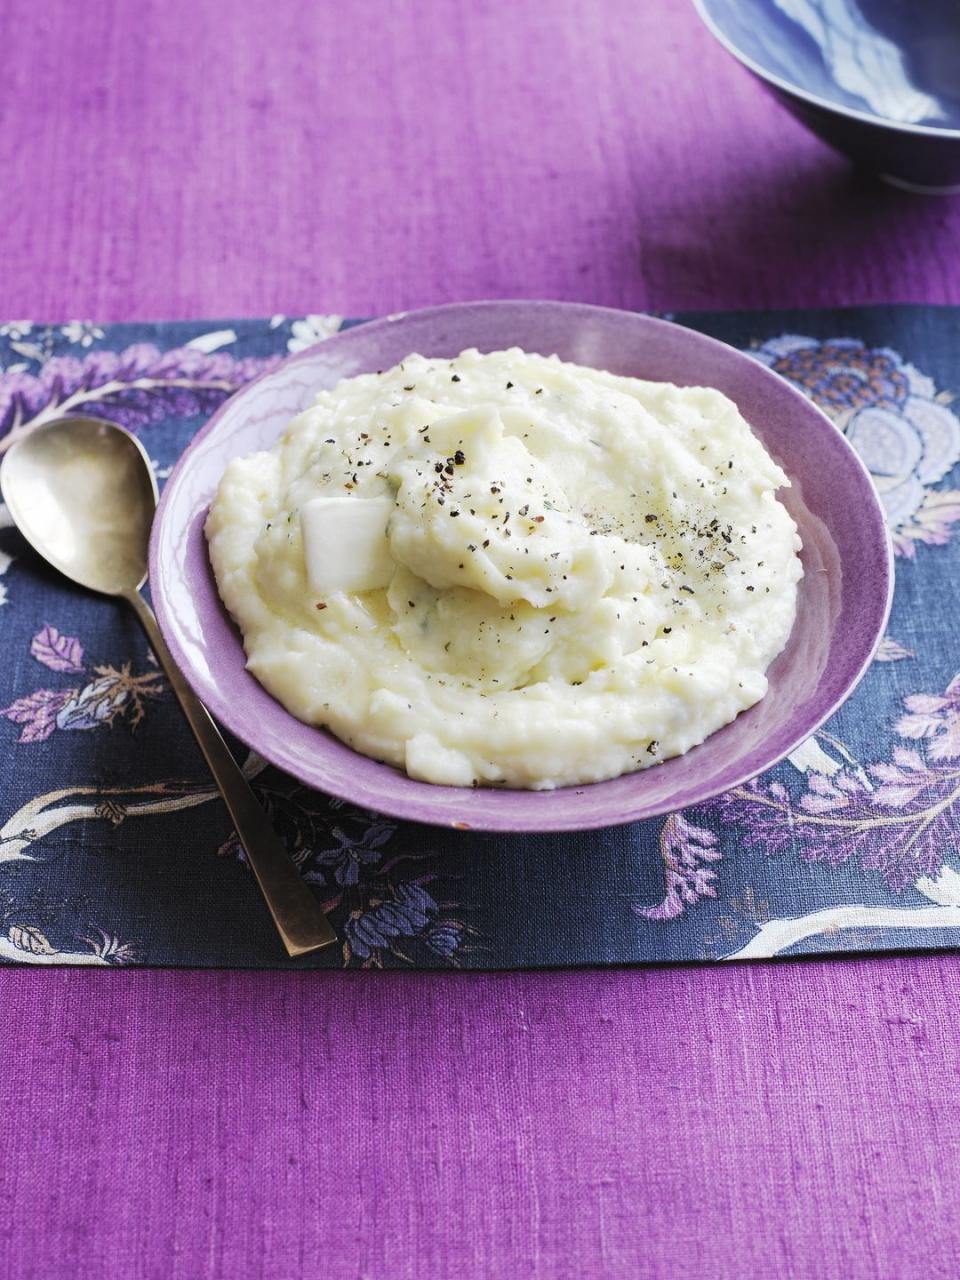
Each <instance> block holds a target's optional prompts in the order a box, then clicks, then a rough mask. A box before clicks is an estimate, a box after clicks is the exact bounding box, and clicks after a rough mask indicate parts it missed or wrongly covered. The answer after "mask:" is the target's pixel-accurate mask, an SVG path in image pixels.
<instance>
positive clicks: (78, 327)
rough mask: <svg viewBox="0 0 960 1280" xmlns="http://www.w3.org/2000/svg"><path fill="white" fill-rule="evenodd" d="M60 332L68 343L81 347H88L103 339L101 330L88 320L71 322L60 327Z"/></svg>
mask: <svg viewBox="0 0 960 1280" xmlns="http://www.w3.org/2000/svg"><path fill="white" fill-rule="evenodd" d="M60 332H61V333H62V334H63V336H64V337H65V338H66V340H67V341H68V342H75V343H78V344H79V345H80V346H81V347H90V346H92V345H93V343H94V342H97V341H99V340H100V338H102V337H103V330H102V329H101V328H99V327H98V326H97V325H95V324H93V323H92V322H91V321H89V320H71V321H70V322H69V324H65V325H61V326H60Z"/></svg>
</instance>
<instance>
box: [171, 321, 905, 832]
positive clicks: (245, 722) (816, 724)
mask: <svg viewBox="0 0 960 1280" xmlns="http://www.w3.org/2000/svg"><path fill="white" fill-rule="evenodd" d="M503 308H508V309H512V308H516V309H518V310H520V309H525V308H526V309H529V308H533V309H534V310H536V309H538V308H546V309H554V308H563V309H564V310H567V311H569V312H580V313H581V314H584V315H586V316H591V315H608V316H616V317H619V318H621V319H623V318H627V319H630V320H641V321H643V322H644V323H647V324H651V325H654V326H657V327H663V328H666V329H670V330H681V331H683V332H684V333H686V334H688V335H689V336H691V337H693V338H695V339H696V340H697V341H698V342H702V343H704V344H706V345H708V346H712V347H714V348H720V349H722V350H723V352H724V354H725V356H727V357H729V356H734V357H739V358H741V359H743V360H747V361H750V363H751V364H752V365H753V366H754V368H755V371H756V375H757V376H758V377H759V378H763V379H769V380H770V381H771V382H772V383H775V384H776V386H777V387H778V389H779V391H780V394H787V395H788V396H791V397H794V398H795V399H796V400H797V401H799V402H800V403H801V404H802V405H803V407H804V410H805V411H806V412H807V413H810V414H813V415H816V416H817V417H818V418H820V419H822V422H823V424H824V426H826V427H827V428H829V431H830V432H831V433H832V434H833V435H835V436H836V437H837V438H838V439H839V441H840V442H841V443H842V446H843V448H844V450H845V452H846V456H847V460H848V462H849V463H850V464H851V465H852V467H853V468H854V470H855V471H858V472H859V473H860V479H861V481H862V482H863V483H864V485H865V488H866V491H867V493H868V494H869V495H870V506H871V509H872V514H873V516H874V518H875V521H876V522H877V524H878V525H879V527H880V529H881V530H882V533H883V537H882V545H883V548H884V555H883V558H882V562H880V563H879V564H878V566H877V568H878V573H879V574H880V582H882V586H883V592H884V597H883V603H882V607H881V609H880V613H879V615H878V618H877V622H876V630H875V635H874V637H873V641H872V643H871V644H870V646H869V648H868V649H866V650H865V651H864V656H863V659H862V661H861V662H860V664H859V666H858V667H857V668H856V670H855V672H854V673H853V675H852V676H851V678H850V679H849V680H848V681H847V683H846V684H845V686H844V687H843V688H842V689H841V690H840V691H839V692H838V693H837V695H836V696H835V697H834V698H833V699H832V700H831V701H830V702H829V704H828V705H826V706H825V707H824V708H823V709H822V710H820V711H818V712H817V713H816V714H815V715H813V716H811V717H810V719H809V721H808V722H806V723H804V725H803V728H802V730H798V731H797V732H795V733H793V734H791V735H789V738H788V741H787V743H786V745H785V746H784V747H783V749H782V750H778V751H777V752H775V753H774V754H772V755H770V756H769V758H765V759H764V760H763V762H762V763H761V764H760V766H759V767H754V766H752V765H745V766H744V767H743V768H742V769H741V770H740V771H738V772H737V773H736V775H735V776H734V777H733V778H732V779H731V780H730V781H725V782H724V785H723V787H722V788H720V789H717V788H713V789H711V784H709V783H708V784H707V785H706V786H705V787H704V788H703V790H702V794H695V795H694V796H693V797H692V798H690V799H687V800H685V801H684V802H683V803H682V804H681V805H680V806H679V808H689V807H690V806H691V805H696V804H704V803H706V802H707V801H708V800H710V799H713V798H714V797H715V796H717V795H720V794H723V793H724V792H726V791H729V790H733V789H734V788H736V787H740V786H743V785H744V784H745V783H746V782H749V781H750V780H751V779H752V778H755V777H758V776H759V775H760V774H761V773H764V772H766V771H767V770H768V769H771V768H773V767H774V765H776V764H779V763H780V762H781V761H783V760H785V759H786V758H787V756H789V755H790V753H791V752H793V751H795V750H796V749H797V747H798V746H800V745H801V744H802V743H803V742H805V741H807V739H808V738H810V737H811V736H812V735H813V734H814V733H816V731H817V730H818V729H819V728H820V727H821V725H823V724H825V723H826V721H827V720H829V719H830V717H831V716H833V715H834V714H835V713H836V711H837V710H838V709H839V708H840V707H841V706H842V705H843V704H844V703H845V702H846V701H847V699H848V698H849V697H850V695H851V694H852V693H853V691H854V689H856V687H857V686H858V685H859V683H860V682H861V680H862V679H863V677H864V675H865V674H866V672H867V671H868V669H869V668H870V666H871V664H872V663H873V660H874V657H875V654H876V651H877V648H878V646H879V644H880V641H881V640H882V638H883V636H884V634H885V631H886V627H887V623H888V621H889V617H890V610H891V607H892V603H893V592H894V585H895V581H894V556H893V542H892V538H891V537H890V533H889V529H888V527H887V524H886V520H885V517H884V513H883V509H882V507H881V504H880V499H879V496H878V494H877V492H876V489H875V486H874V484H873V479H872V477H871V475H870V472H869V471H868V469H867V467H866V465H865V464H864V462H863V461H862V459H861V458H860V456H859V455H858V454H857V452H856V450H855V449H854V448H853V446H852V445H851V444H850V443H849V441H848V440H847V439H846V437H845V436H844V435H843V432H842V431H840V430H839V428H838V427H837V426H836V424H835V423H833V422H832V421H831V419H830V418H829V417H828V416H827V415H826V414H825V413H824V412H823V410H821V409H820V408H819V406H818V405H816V404H814V403H813V401H812V400H810V399H809V397H807V396H805V395H804V394H803V393H802V392H801V391H800V390H799V389H798V388H796V387H794V386H793V385H792V384H791V383H789V382H788V381H787V380H786V379H785V378H781V377H780V376H779V375H778V374H776V373H774V372H773V370H771V369H768V368H767V367H766V366H765V365H763V364H761V363H760V362H759V361H753V360H751V357H750V356H749V355H748V354H746V353H745V352H742V351H740V350H738V348H736V347H734V346H732V345H731V344H730V343H727V342H723V341H722V340H721V339H719V338H713V337H711V336H710V335H709V334H705V333H701V332H700V331H699V330H696V329H692V328H688V327H687V326H685V325H682V324H678V323H676V322H675V321H670V320H665V319H661V318H660V317H659V316H653V315H650V314H648V313H646V312H640V311H627V310H624V309H622V308H616V307H603V306H596V305H593V304H590V303H581V302H567V301H560V300H550V299H519V298H511V299H483V300H477V301H464V302H451V303H443V304H440V305H437V306H432V307H423V308H415V309H412V310H406V311H399V312H394V313H392V314H390V315H388V316H384V317H381V318H380V319H376V320H370V321H364V322H363V323H362V324H360V325H351V327H350V328H349V329H347V330H343V329H341V330H340V331H339V333H337V334H334V335H332V336H331V337H330V338H327V339H324V340H323V341H321V342H319V343H315V344H314V345H313V346H311V347H308V348H306V349H305V350H303V351H299V352H297V353H295V354H293V355H290V356H287V357H285V358H284V359H283V360H282V361H281V362H280V363H279V364H277V365H275V366H273V368H271V369H268V370H266V371H265V372H264V373H262V374H259V375H258V376H257V377H256V378H252V379H251V380H250V381H249V382H247V383H244V384H243V386H242V387H239V388H238V389H237V391H236V392H235V393H234V394H233V395H231V396H229V397H228V398H227V400H225V401H224V403H223V404H222V405H221V406H220V407H219V408H218V409H217V410H216V411H215V412H214V413H213V414H212V415H211V417H210V418H209V419H208V420H207V422H206V423H205V424H204V425H203V426H202V427H201V428H200V430H199V431H198V432H197V433H196V434H195V435H194V436H193V437H192V439H191V440H190V442H189V443H188V445H187V447H186V448H185V449H184V451H183V452H182V453H181V455H180V457H179V458H178V459H177V462H176V464H175V466H174V468H173V470H172V471H171V473H170V476H169V478H168V480H167V482H166V484H165V485H164V488H163V491H162V493H161V496H160V502H159V504H158V506H157V511H156V516H155V518H154V523H153V529H152V532H151V537H150V549H149V578H148V582H149V583H150V584H160V583H161V582H162V579H163V576H164V574H163V572H162V571H161V568H160V546H161V543H162V542H163V541H164V537H165V518H166V514H167V509H168V507H169V506H170V505H171V504H172V499H173V495H174V494H175V493H176V490H177V485H178V482H179V478H180V476H181V474H182V473H183V471H184V470H185V469H186V468H187V467H188V466H189V465H190V460H191V456H192V454H193V453H194V450H195V448H196V447H197V446H198V445H199V444H201V443H202V442H203V441H204V440H205V439H206V437H207V436H209V435H211V434H212V433H213V432H214V431H215V430H216V429H217V426H218V424H219V422H220V420H221V418H223V417H224V416H226V414H227V413H228V412H230V411H231V406H232V404H233V402H234V400H235V399H236V397H237V396H240V395H245V394H246V393H248V392H249V391H250V390H251V389H252V388H254V387H256V386H257V385H258V384H260V383H262V382H265V381H266V380H268V379H269V378H272V377H276V375H277V372H278V370H280V369H286V368H289V367H292V366H296V365H298V364H301V363H304V362H306V361H308V360H310V359H311V357H312V356H313V355H314V353H315V352H316V351H317V350H318V348H323V349H325V350H329V349H330V344H331V343H337V342H338V340H340V339H341V338H348V335H350V334H351V333H352V332H353V331H354V329H360V328H362V329H363V330H364V331H365V333H366V334H367V335H368V336H369V335H370V334H371V333H373V334H374V336H376V334H377V332H378V331H379V330H386V329H389V328H390V327H391V326H393V325H395V324H397V323H398V322H401V321H403V320H405V319H407V318H412V317H415V318H417V319H421V320H427V319H430V318H432V317H434V316H436V317H439V318H442V317H443V316H444V315H445V314H450V313H452V312H456V311H466V310H469V311H480V310H496V309H503ZM878 541H880V540H878ZM217 603H218V604H219V607H220V609H221V611H222V612H223V614H224V616H226V617H227V619H228V620H229V623H230V626H231V627H232V628H233V629H234V631H237V627H236V623H235V622H234V621H233V619H232V618H230V615H229V613H228V611H227V609H226V606H225V605H224V604H223V602H222V601H221V600H220V599H219V594H218V597H217ZM153 604H154V609H155V611H156V615H157V620H158V622H159V625H160V630H161V632H162V634H163V637H164V639H165V640H166V642H167V645H168V647H169V649H170V651H171V654H172V655H173V658H174V661H175V663H176V665H177V667H178V668H179V669H180V671H181V672H182V673H183V675H184V677H185V678H186V679H187V681H188V683H190V685H191V687H192V688H193V689H194V691H195V692H196V693H197V694H198V696H199V697H200V698H201V699H202V700H203V701H204V703H205V705H206V706H207V708H208V710H209V711H210V713H211V714H212V715H213V716H214V717H215V718H216V719H217V720H218V721H219V722H220V723H221V724H222V725H223V726H224V727H225V728H226V729H227V730H228V731H229V732H230V733H231V734H232V735H233V736H234V737H236V738H237V739H239V741H241V742H243V743H244V745H245V746H247V747H248V748H249V749H250V750H251V751H253V752H255V753H256V754H257V755H259V756H260V758H261V759H263V760H266V761H267V762H268V763H269V764H272V765H273V766H274V767H275V768H278V769H280V770H281V771H282V772H284V773H286V774H288V775H289V776H292V777H294V778H296V780H297V781H299V782H301V783H302V784H303V785H305V786H308V787H311V788H314V789H316V790H320V791H322V792H323V793H324V794H326V795H330V796H333V797H335V798H337V799H339V800H342V801H345V802H347V803H350V804H354V805H359V806H361V807H366V808H370V809H372V810H374V811H376V812H380V813H384V814H387V815H388V816H391V817H395V818H398V819H402V820H405V821H414V822H419V823H422V824H424V825H427V826H439V827H443V828H447V829H449V828H450V827H453V828H456V829H461V830H469V831H474V832H503V833H510V832H512V833H517V832H526V833H528V834H532V833H538V834H548V833H558V832H565V831H590V830H601V829H605V828H608V827H612V826H622V825H625V824H627V823H630V822H635V821H641V820H645V819H648V818H655V817H659V816H662V815H663V814H668V813H672V812H675V811H676V810H677V808H678V806H677V805H675V804H671V803H670V802H669V801H668V800H664V801H663V802H662V803H661V802H659V801H652V802H651V801H647V802H646V803H645V804H644V803H641V804H638V805H637V806H636V808H635V811H633V810H630V809H629V807H627V811H626V812H625V813H624V815H623V816H620V817H616V818H613V820H611V815H610V814H609V813H602V812H601V813H596V814H593V815H591V813H590V812H589V808H590V807H589V806H586V808H587V810H588V812H587V814H585V815H584V816H582V817H577V816H569V815H567V814H563V815H557V816H554V817H551V814H555V813H556V810H555V808H554V807H548V808H546V809H545V812H544V816H543V817H542V818H539V817H538V820H537V823H536V824H535V825H534V824H533V823H530V822H528V821H521V820H519V819H518V817H517V816H514V815H512V813H511V811H510V810H509V809H508V808H506V807H504V808H502V809H497V808H496V806H495V805H493V806H491V809H490V812H489V813H485V814H484V815H483V816H482V817H478V815H476V814H474V813H471V815H470V816H471V821H470V822H464V821H457V820H456V818H455V817H454V816H451V815H450V814H449V813H447V812H445V811H444V806H443V805H442V804H441V805H436V804H433V805H432V804H431V802H430V799H429V798H428V797H429V794H430V792H431V791H435V792H437V793H438V795H444V794H446V795H449V794H451V793H454V794H458V793H460V792H463V791H466V793H467V794H468V795H472V796H476V795H487V796H494V797H495V796H500V795H512V796H516V795H521V796H536V795H540V796H543V797H550V796H556V795H559V794H563V793H574V794H575V795H576V796H577V798H579V797H580V796H583V795H589V794H591V793H592V792H593V789H594V788H595V787H598V786H604V785H609V783H610V782H616V781H617V780H618V779H609V780H605V781H602V782H598V783H589V784H588V783H584V784H581V785H580V786H578V787H574V786H569V787H564V788H559V789H556V790H551V791H543V792H537V791H531V790H527V789H523V788H516V787H502V788H500V787H496V788H495V787H489V788H487V787H484V788H480V789H479V790H474V789H471V788H458V787H444V786H438V785H436V784H433V783H429V782H420V781H419V780H410V781H416V784H417V791H416V793H415V795H412V796H410V797H406V796H401V797H395V796H391V797H390V800H389V803H388V804H386V805H382V804H381V805H379V807H378V802H377V795H378V793H376V791H375V789H374V788H373V787H369V786H366V785H363V786H358V787H356V788H354V787H350V786H343V785H338V784H336V783H332V782H331V781H330V780H329V779H327V780H324V781H322V782H321V781H320V780H318V779H317V778H305V777H304V776H303V774H302V772H301V773H298V772H297V771H296V770H295V769H294V768H292V767H291V762H290V760H289V759H284V758H283V757H282V754H281V753H280V752H278V751H274V750H264V749H263V745H262V744H259V743H257V742H255V741H252V740H251V739H252V738H255V737H256V736H257V735H256V733H255V732H254V733H251V731H250V727H249V726H250V724H251V722H250V720H249V719H245V718H244V717H243V715H242V714H240V713H239V712H238V711H237V709H236V705H235V704H234V703H233V702H232V701H231V700H230V699H229V698H228V697H226V696H223V695H221V693H220V688H219V685H218V683H217V682H216V681H215V680H211V681H210V682H209V683H208V684H205V685H203V686H202V687H198V677H197V673H196V671H195V668H194V664H193V663H192V662H191V660H190V659H189V657H188V655H187V654H186V652H185V650H184V647H183V646H182V645H181V643H180V639H179V635H178V629H177V626H176V624H175V623H174V621H173V619H172V617H171V616H170V614H169V613H168V602H167V598H166V593H165V592H164V591H163V590H158V591H157V592H156V594H155V595H153ZM261 687H262V686H261ZM268 696H270V697H271V698H272V699H273V701H274V702H275V704H276V706H277V707H278V708H279V710H280V711H282V712H283V714H284V715H286V716H289V717H290V719H291V720H293V721H295V722H296V723H297V724H301V725H302V724H303V723H304V722H303V721H298V720H297V719H296V717H295V716H293V715H292V713H291V712H289V711H287V710H286V708H285V707H283V704H282V703H280V702H279V700H278V699H276V698H273V695H269V694H268ZM307 727H309V728H313V729H314V730H315V731H316V732H317V733H321V734H324V733H327V732H328V731H324V730H323V729H322V728H320V727H319V726H307ZM331 736H332V735H331ZM711 736H712V735H711ZM334 741H336V742H337V743H338V744H339V745H341V746H343V747H344V748H345V749H346V750H352V748H349V747H348V746H347V744H345V743H342V742H340V740H339V739H336V738H334ZM708 741H709V738H707V739H705V740H704V742H705V743H706V742H708ZM356 754H357V755H358V756H359V757H360V758H361V759H365V760H369V759H370V758H369V757H366V756H363V755H362V753H360V752H357V753H356ZM679 758H682V757H679ZM378 763H379V764H380V766H381V767H382V768H384V769H391V768H393V766H391V765H388V764H384V763H383V762H378ZM665 763H666V764H669V761H667V762H665ZM398 772H400V773H401V774H402V771H398ZM403 776H404V777H406V775H403ZM632 776H635V775H633V774H626V775H621V777H632ZM580 807H581V806H576V805H574V806H572V808H573V809H574V810H575V811H576V810H579V808H580ZM621 812H622V811H621Z"/></svg>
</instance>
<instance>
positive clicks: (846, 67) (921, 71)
mask: <svg viewBox="0 0 960 1280" xmlns="http://www.w3.org/2000/svg"><path fill="white" fill-rule="evenodd" d="M694 4H695V5H696V8H697V11H698V12H699V14H700V17H701V18H702V19H703V21H704V23H705V24H706V26H707V27H708V29H709V30H710V31H711V32H712V34H713V35H714V36H716V38H717V40H719V41H720V43H721V44H722V45H723V46H724V48H725V49H727V51H728V52H729V53H732V54H733V56H734V57H735V58H736V59H737V60H738V61H739V62H741V63H742V64H743V65H744V66H745V67H746V68H747V69H748V70H750V71H752V72H753V74H754V75H755V76H757V77H758V78H759V79H760V80H761V81H762V82H763V84H765V85H766V87H767V88H768V89H769V90H770V92H771V93H773V95H774V96H775V97H776V98H778V99H779V100H780V101H781V102H782V103H783V104H784V106H785V107H786V108H787V110H788V111H790V112H791V113H792V114H793V115H795V116H796V117H797V119H798V120H800V121H801V122H802V123H803V124H805V125H806V126H807V127H808V128H809V129H811V130H812V131H813V132H814V133H815V134H817V136H818V137H820V138H822V139H823V140H824V142H828V143H829V144H830V145H831V146H832V147H836V149H837V150H838V151H842V152H844V153H845V154H846V155H848V156H850V157H852V158H853V159H854V160H856V161H858V162H859V163H861V164H864V165H866V166H868V167H869V168H871V169H873V170H875V171H876V172H877V173H879V174H880V176H881V177H882V178H884V179H886V181H888V182H892V183H893V184H894V185H895V186H899V187H905V188H906V189H907V190H909V191H920V192H923V193H925V194H932V195H951V194H960V3H958V0H694Z"/></svg>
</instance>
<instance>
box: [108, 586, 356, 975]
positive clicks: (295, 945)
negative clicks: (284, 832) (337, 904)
mask: <svg viewBox="0 0 960 1280" xmlns="http://www.w3.org/2000/svg"><path fill="white" fill-rule="evenodd" d="M124 599H126V600H127V601H128V602H129V603H130V604H131V605H132V606H133V608H134V610H135V611H136V614H137V617H138V618H139V619H140V622H141V623H142V625H143V629H144V631H146V633H147V639H148V640H149V641H150V644H151V647H152V648H153V651H154V653H155V654H156V655H157V657H158V658H159V660H160V664H161V666H162V667H163V669H164V671H165V672H166V675H167V679H168V680H169V681H170V685H171V687H172V689H173V691H174V693H175V694H176V695H177V698H178V700H179V702H180V706H181V707H182V708H183V713H184V715H185V716H186V717H187V720H188V722H189V724H190V728H191V729H192V730H193V734H194V737H195V738H196V740H197V744H198V746H199V747H200V750H201V751H202V752H203V756H204V759H205V760H206V762H207V764H208V766H209V768H210V772H211V773H212V774H213V780H214V782H216V784H217V787H218V788H219V790H220V794H221V795H222V796H223V799H224V802H225V804H226V806H227V810H228V811H229V813H230V817H231V818H232V819H233V825H234V827H235V828H236V832H237V835H238V836H239V837H240V843H241V844H242V845H243V847H244V849H245V850H246V854H247V860H248V862H249V863H250V866H251V867H252V868H253V874H254V875H255V876H256V878H257V884H259V886H260V892H261V893H262V894H263V896H264V898H265V900H266V903H267V907H268V908H269V910H270V914H271V916H272V917H273V923H274V924H275V925H276V926H277V932H278V933H279V934H280V937H281V938H282V940H283V945H284V946H285V947H286V949H287V953H288V954H289V955H290V956H303V955H307V954H308V953H309V952H311V951H319V950H320V948H321V947H326V946H329V945H330V944H331V943H333V942H336V940H337V935H336V933H335V932H334V930H333V928H332V927H331V925H330V923H329V921H328V920H327V917H326V916H325V915H324V914H323V911H322V910H321V908H320V904H319V902H317V900H316V898H315V897H314V896H313V893H312V892H311V891H310V889H309V888H308V886H307V885H306V884H304V882H303V880H302V879H301V878H300V874H299V872H298V871H297V869H296V867H295V866H294V864H293V862H292V860H291V859H290V857H289V855H288V853H287V851H286V849H285V848H284V847H283V845H282V844H281V842H280V838H279V836H278V835H277V833H276V831H274V829H273V827H272V826H271V825H270V822H269V820H268V818H267V815H266V814H265V813H264V811H263V809H262V807H261V805H260V802H259V801H258V800H257V797H256V796H255V795H254V794H253V791H252V790H251V788H250V784H249V782H248V781H247V780H246V778H245V777H244V776H243V773H242V772H241V770H240V767H239V766H238V764H237V762H236V760H234V758H233V756H232V755H231V753H230V750H229V748H228V747H227V744H226V743H225V742H224V740H223V736H222V735H221V733H220V730H219V729H218V728H217V726H216V725H215V724H214V722H213V720H212V719H211V717H210V712H209V711H208V710H207V709H206V707H205V706H204V705H203V703H202V702H201V701H200V699H199V698H198V697H197V695H196V694H195V693H194V692H193V690H192V689H191V688H190V686H189V684H187V682H186V680H185V679H184V678H183V675H182V673H181V672H180V670H179V668H178V667H177V665H176V664H175V662H174V661H173V657H172V655H171V653H170V650H169V649H168V648H167V645H166V641H165V640H164V638H163V636H162V635H161V634H160V628H159V627H158V626H157V619H156V617H155V616H154V613H153V610H152V609H151V608H150V606H149V605H148V604H147V602H146V600H144V598H143V596H142V595H141V594H140V592H139V591H130V592H128V593H125V594H124Z"/></svg>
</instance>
